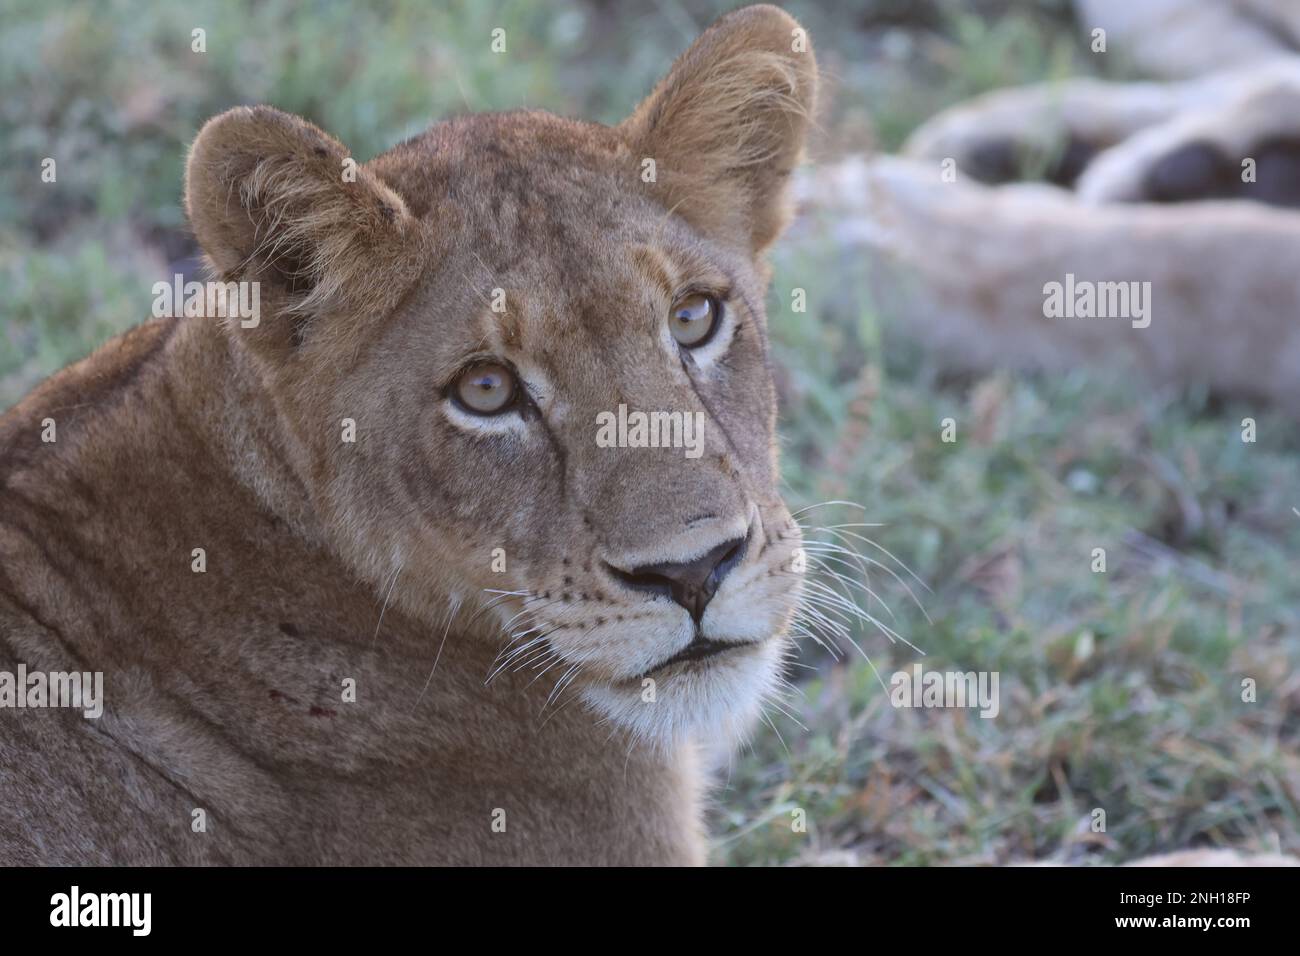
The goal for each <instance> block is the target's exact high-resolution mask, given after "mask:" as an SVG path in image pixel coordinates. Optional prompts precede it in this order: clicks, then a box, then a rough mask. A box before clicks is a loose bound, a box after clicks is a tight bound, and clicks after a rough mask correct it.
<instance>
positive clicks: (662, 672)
mask: <svg viewBox="0 0 1300 956" xmlns="http://www.w3.org/2000/svg"><path fill="white" fill-rule="evenodd" d="M817 78H818V72H817V66H816V60H815V57H814V54H813V50H812V47H811V44H810V43H809V41H808V39H807V36H806V34H805V33H804V31H803V30H802V29H801V28H800V27H799V25H798V24H797V23H796V22H795V21H794V20H793V19H792V18H791V17H789V16H788V15H787V14H785V13H784V12H782V11H780V10H778V9H776V8H774V7H770V6H754V7H748V8H745V9H742V10H739V11H736V12H733V13H731V14H729V15H727V16H724V17H723V18H722V19H720V20H719V21H718V22H717V23H715V24H714V25H713V26H712V27H710V28H709V29H708V30H707V31H706V32H704V33H703V34H702V35H701V36H700V37H699V38H698V39H697V40H696V42H695V43H694V44H693V45H692V46H691V47H690V48H689V49H688V50H687V51H686V53H685V54H684V55H683V56H681V57H680V58H679V59H678V60H677V61H676V62H675V63H674V64H673V66H672V68H671V70H670V71H669V72H668V74H667V76H666V77H665V78H664V79H663V80H662V81H661V82H660V83H659V84H658V85H657V86H656V87H655V88H654V90H653V91H652V92H651V93H650V94H649V96H648V97H647V98H646V99H645V100H644V101H643V102H642V103H641V104H640V105H639V106H637V107H636V109H635V110H634V111H633V112H632V113H631V115H630V116H629V117H628V118H627V119H626V120H624V121H623V122H622V123H620V124H618V125H617V126H613V127H607V126H603V125H598V124H595V123H587V122H580V121H575V120H570V119H564V118H560V117H558V116H554V115H550V114H548V113H544V112H536V111H525V112H510V113H504V114H499V115H486V114H485V115H469V116H461V117H457V118H454V119H449V120H446V121H443V122H439V123H436V124H435V125H433V126H431V127H430V128H429V129H428V130H427V131H426V132H424V133H423V134H421V135H418V136H416V137H414V138H413V139H410V140H408V141H406V142H403V143H400V144H398V145H396V146H394V147H393V148H392V149H390V150H388V151H387V152H385V153H383V154H382V155H380V156H378V157H375V158H374V159H371V160H369V161H368V162H364V163H357V162H354V161H353V159H352V157H351V156H350V154H349V152H348V150H347V148H346V147H345V146H344V145H343V144H342V143H340V142H338V141H337V140H336V139H334V138H332V137H331V136H329V135H328V134H327V133H325V132H324V131H322V130H320V129H318V128H317V127H316V126H313V125H312V124H311V123H309V122H307V121H306V120H304V119H301V118H298V117H296V116H291V115H287V114H285V113H283V112H280V111H278V110H275V109H273V108H270V107H267V106H257V107H253V108H247V107H240V108H236V109H232V110H230V111H229V112H226V113H223V114H221V115H219V116H217V117H215V118H214V119H212V120H210V121H209V122H208V123H207V124H206V125H205V126H204V127H203V128H202V130H201V131H200V132H199V134H198V136H197V138H196V139H195V141H194V143H193V145H192V148H191V149H190V153H189V159H188V164H187V169H186V176H185V205H186V209H187V212H188V216H189V220H190V223H191V224H192V227H193V230H194V233H195V235H196V237H197V239H198V241H199V243H200V245H201V246H202V249H203V251H204V254H205V256H206V259H207V262H208V264H209V267H210V269H211V273H212V276H213V279H214V281H218V282H220V283H222V284H223V286H226V287H229V288H238V287H240V284H241V283H249V284H255V287H256V289H257V290H258V298H257V301H258V302H259V303H260V311H259V314H258V315H257V316H254V317H252V318H247V317H244V316H242V315H241V316H239V317H236V316H234V315H230V314H226V315H201V316H200V315H194V316H189V317H182V318H176V319H162V320H156V321H151V322H148V323H146V324H144V325H141V326H138V327H136V328H135V329H133V330H131V331H129V332H127V333H126V334H124V335H122V336H120V337H118V338H115V339H113V340H112V341H110V342H108V343H107V344H106V345H104V346H103V347H102V348H100V349H99V350H98V351H96V352H95V353H94V354H92V355H91V356H90V357H89V358H87V359H85V360H83V361H80V362H78V363H76V364H74V365H72V366H70V367H68V368H66V369H64V370H63V371H61V372H59V373H58V374H56V375H54V376H53V377H52V378H50V379H49V380H47V381H46V382H44V383H43V384H41V385H40V386H38V387H37V388H36V389H35V390H34V391H33V392H32V393H31V394H30V395H28V396H27V397H26V398H25V399H23V400H22V401H21V402H20V403H19V404H18V405H17V406H16V407H15V408H13V409H12V410H10V411H9V412H8V413H7V414H5V415H4V416H3V418H2V419H0V449H3V451H2V453H0V481H3V489H4V490H3V496H2V497H0V672H7V673H9V674H11V675H15V674H18V673H20V672H21V673H25V674H26V675H28V677H27V680H28V681H31V680H32V679H33V678H32V676H31V675H35V674H56V673H69V672H74V673H78V674H85V675H101V676H102V682H103V700H102V714H101V715H100V716H98V717H97V718H90V717H88V716H87V715H86V714H83V713H82V712H80V711H77V710H74V709H70V708H67V707H50V706H40V704H41V701H39V700H36V699H35V698H34V697H33V695H32V694H31V693H28V694H27V697H26V698H25V703H26V704H27V709H13V700H10V701H9V702H8V706H5V707H4V708H0V768H3V776H4V780H5V799H4V800H0V863H3V864H7V865H14V864H191V865H192V864H254V865H256V864H309V865H326V864H438V865H455V864H666V865H676V864H698V863H701V862H703V861H704V860H705V854H706V851H705V847H706V842H705V834H704V827H703V824H702V813H701V808H702V804H703V800H704V796H705V792H706V786H707V781H708V771H709V769H710V767H711V766H712V765H713V763H714V762H715V761H716V760H717V759H718V755H719V754H720V753H722V752H725V751H726V750H727V748H729V747H730V746H731V744H732V742H733V741H734V740H735V739H736V738H737V737H738V736H739V735H742V734H743V733H745V732H746V730H747V728H748V727H749V726H750V723H751V722H752V721H753V720H754V719H755V717H756V715H757V714H758V713H759V710H760V707H761V706H762V704H763V702H764V700H765V699H766V698H767V697H768V696H769V695H771V694H773V693H775V692H776V689H777V686H778V683H779V681H780V672H781V669H782V664H783V658H784V656H785V655H786V654H787V653H788V650H789V647H790V637H789V631H790V622H791V618H792V615H793V613H794V609H795V607H796V605H797V603H798V601H799V599H800V590H801V575H800V572H799V561H798V554H799V548H800V542H801V538H800V530H799V527H798V525H797V523H796V522H795V521H794V520H793V518H792V516H791V514H790V512H789V510H788V509H787V507H786V506H785V504H784V503H783V502H782V499H781V496H780V494H779V493H778V490H777V458H776V447H775V441H774V429H775V412H776V404H775V392H774V386H773V377H772V370H771V358H770V355H769V342H768V333H767V327H766V317H765V314H764V307H763V302H764V293H765V288H766V285H767V282H768V279H769V272H768V267H767V266H766V265H765V254H766V252H767V250H768V249H769V247H770V246H771V245H772V243H773V242H774V241H775V240H776V239H777V237H778V235H779V233H780V232H781V230H782V228H783V226H784V224H785V221H786V215H787V213H786V200H785V191H786V190H785V188H786V185H787V182H788V180H789V178H790V174H791V171H792V169H793V168H794V167H795V166H796V164H797V163H798V162H799V160H800V157H801V155H802V152H803V148H804V142H805V139H806V135H807V133H808V130H809V126H810V123H811V117H812V116H813V114H814V109H815V104H816V93H817ZM231 284H233V285H231ZM227 311H228V310H227ZM635 414H641V415H656V414H662V415H664V416H666V417H665V418H664V419H663V423H664V424H665V428H664V429H663V430H662V434H663V435H666V436H667V439H668V440H666V441H663V442H647V441H645V436H644V434H639V432H638V429H637V427H636V426H635V425H632V426H629V427H628V428H627V429H625V430H624V431H625V432H626V434H624V433H623V432H620V433H619V435H618V436H617V438H618V440H617V441H613V442H609V441H605V442H599V441H598V440H597V431H598V422H600V421H601V420H608V418H607V417H608V416H610V415H621V416H624V417H625V418H626V419H627V420H628V421H631V420H632V417H633V415H635ZM673 416H678V418H676V419H674V418H673ZM687 418H689V420H690V421H692V422H697V423H699V425H700V428H699V430H698V436H697V437H698V440H699V444H698V447H696V448H694V449H693V451H694V453H693V454H689V455H688V454H686V453H685V452H686V451H688V450H692V449H683V448H682V447H678V446H679V445H680V442H679V441H676V440H675V439H676V438H677V437H679V436H678V432H677V425H676V423H677V422H679V421H683V420H685V419H687ZM670 422H671V423H673V427H667V426H668V423H670ZM641 431H644V429H642V430H641ZM12 686H13V685H12V684H11V689H12ZM24 689H28V690H30V687H29V685H27V684H23V685H20V686H19V689H18V694H19V695H22V693H23V690H24ZM11 696H12V695H11ZM0 703H5V701H4V700H3V699H0Z"/></svg>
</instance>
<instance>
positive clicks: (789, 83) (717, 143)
mask: <svg viewBox="0 0 1300 956" xmlns="http://www.w3.org/2000/svg"><path fill="white" fill-rule="evenodd" d="M816 98H817V61H816V59H815V58H814V56H813V51H812V44H811V42H810V41H809V39H808V36H807V34H806V33H805V31H804V30H803V29H802V28H801V27H800V26H799V24H798V23H797V22H796V21H795V20H794V19H793V18H791V17H790V16H789V15H788V14H786V13H785V12H784V11H782V10H779V9H777V8H776V7H770V6H755V7H745V8H744V9H742V10H737V11H735V12H734V13H730V14H728V15H727V16H725V17H722V18H721V19H720V20H718V21H717V22H716V23H714V24H713V26H711V27H709V29H708V30H706V31H705V32H704V33H703V34H702V35H701V36H700V38H699V39H698V40H696V41H695V43H694V44H692V45H691V48H690V49H689V50H687V51H686V52H685V53H684V54H683V55H682V56H681V57H680V58H679V59H678V60H677V62H676V63H674V64H673V67H672V70H671V71H670V72H669V73H668V75H667V76H666V77H665V78H664V79H663V80H661V81H660V83H659V85H658V86H657V87H655V89H654V92H652V93H651V94H650V95H649V96H648V97H646V99H645V100H644V102H642V103H641V105H640V106H638V107H637V108H636V110H635V112H633V114H632V115H631V116H630V117H628V118H627V119H626V120H624V122H623V123H622V124H621V125H620V127H619V130H620V132H621V133H622V134H623V136H624V138H625V139H626V141H627V143H628V144H629V146H630V147H631V149H632V151H633V155H634V156H635V157H636V159H637V160H638V163H639V164H640V168H642V169H649V168H650V166H649V164H648V163H646V162H645V160H646V159H652V160H654V182H653V183H651V184H650V188H651V189H653V190H654V192H655V193H656V194H657V195H658V196H659V197H660V198H661V200H662V201H663V202H664V204H665V205H666V206H667V207H668V208H669V209H671V210H673V211H674V212H675V213H677V214H678V215H680V216H682V217H683V218H684V219H686V220H687V221H688V222H690V223H691V224H692V225H693V226H695V227H696V228H697V229H699V230H700V231H702V232H704V233H705V234H706V235H711V236H714V237H715V238H719V239H722V240H723V241H726V242H730V243H734V244H737V245H741V246H743V247H747V248H748V249H749V250H750V251H751V252H753V253H758V252H761V251H762V250H763V249H764V248H766V247H767V246H768V245H769V244H770V243H771V242H772V241H773V240H774V239H776V237H777V235H778V234H779V233H780V232H781V229H782V228H783V227H784V226H785V220H786V213H787V210H786V203H785V197H784V191H785V185H786V182H787V180H788V179H789V176H790V172H791V170H792V169H793V168H794V166H795V164H796V163H797V162H798V161H799V158H800V155H801V153H802V151H803V146H804V139H805V137H806V135H807V131H808V128H809V126H810V125H811V123H812V115H813V110H814V108H815V105H816ZM643 178H644V177H643Z"/></svg>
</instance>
